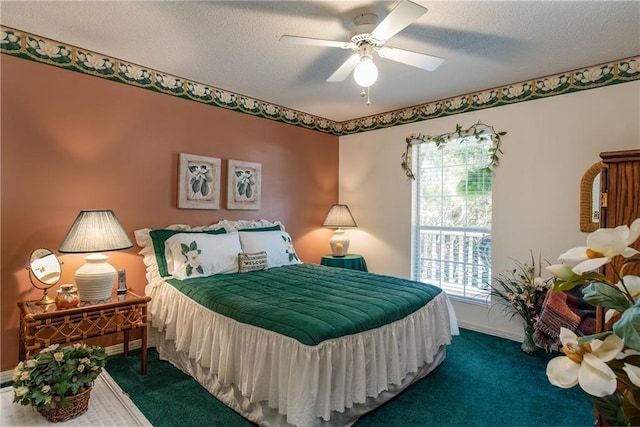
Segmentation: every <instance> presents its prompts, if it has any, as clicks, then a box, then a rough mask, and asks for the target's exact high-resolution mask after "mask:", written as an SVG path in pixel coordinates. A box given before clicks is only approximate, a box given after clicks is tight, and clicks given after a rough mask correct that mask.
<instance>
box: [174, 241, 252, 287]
mask: <svg viewBox="0 0 640 427" xmlns="http://www.w3.org/2000/svg"><path fill="white" fill-rule="evenodd" d="M164 245H165V248H166V250H167V254H170V257H171V261H172V262H171V265H172V266H173V271H169V273H170V274H171V275H173V277H175V278H176V279H180V280H184V279H190V278H192V277H204V276H211V275H213V274H226V273H237V272H238V253H240V252H242V248H241V247H240V240H239V239H238V233H237V232H232V233H226V234H203V233H180V234H176V235H174V236H171V237H170V238H168V239H167V240H166V241H165V242H164ZM168 264H169V263H168Z"/></svg>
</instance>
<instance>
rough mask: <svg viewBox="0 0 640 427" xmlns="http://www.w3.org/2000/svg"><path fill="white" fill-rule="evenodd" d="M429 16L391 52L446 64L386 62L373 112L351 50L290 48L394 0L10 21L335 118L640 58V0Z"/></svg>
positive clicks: (14, 13)
mask: <svg viewBox="0 0 640 427" xmlns="http://www.w3.org/2000/svg"><path fill="white" fill-rule="evenodd" d="M416 2H417V3H419V4H421V5H423V6H425V7H427V8H428V9H429V12H428V13H427V14H426V15H424V16H423V17H422V18H420V19H419V20H418V21H416V22H415V23H414V24H412V25H411V26H409V27H407V28H406V29H405V30H403V31H402V32H400V33H398V34H397V35H396V36H395V37H393V38H392V39H391V40H390V41H388V42H387V45H388V46H393V47H399V48H403V49H408V50H413V51H417V52H423V53H428V54H431V55H435V56H440V57H443V58H445V62H444V64H442V65H441V66H440V67H439V68H438V69H437V70H436V71H433V72H427V71H422V70H419V69H416V68H413V67H410V66H407V65H403V64H399V63H395V62H392V61H389V60H384V59H381V58H379V57H377V56H376V57H375V61H376V64H377V65H378V68H379V78H378V81H377V82H376V83H375V85H374V86H373V87H372V88H371V105H370V106H366V105H365V100H364V99H363V98H361V97H360V88H359V87H358V86H357V85H356V84H355V82H354V81H353V78H352V77H351V76H350V77H348V78H347V79H346V80H345V81H344V82H341V83H327V82H326V79H327V78H328V77H329V76H330V75H331V74H332V73H333V72H334V71H335V69H336V68H337V67H338V66H339V65H340V64H342V62H343V61H344V60H346V58H347V57H348V56H349V55H351V53H352V52H351V51H346V50H342V49H336V48H325V47H314V46H295V45H291V44H287V43H281V42H279V39H280V36H282V35H283V34H290V35H299V36H306V37H315V38H323V39H331V40H345V41H346V40H347V34H348V32H349V31H350V30H351V29H352V27H353V23H352V18H353V17H354V16H356V15H358V14H360V13H364V12H373V13H375V14H377V15H378V16H379V17H380V18H383V17H384V16H386V15H387V14H388V13H389V11H390V10H391V9H392V8H393V6H394V5H395V4H396V2H395V1H379V2H372V1H288V2H283V1H201V2H193V1H138V2H133V1H116V2H112V1H66V2H53V1H45V2H39V1H28V2H24V1H17V2H16V1H4V0H3V1H2V2H1V3H0V23H2V24H3V25H6V26H9V27H13V28H16V29H19V30H23V31H27V32H30V33H33V34H36V35H40V36H43V37H47V38H51V39H54V40H58V41H60V42H64V43H68V44H72V45H75V46H78V47H81V48H84V49H88V50H92V51H95V52H99V53H103V54H106V55H109V56H112V57H115V58H118V59H122V60H125V61H130V62H134V63H137V64H140V65H143V66H146V67H150V68H153V69H156V70H160V71H163V72H167V73H170V74H174V75H176V76H179V77H183V78H187V79H191V80H195V81H199V82H201V83H205V84H208V85H212V86H215V87H218V88H222V89H226V90H229V91H232V92H235V93H239V94H243V95H248V96H251V97H254V98H258V99H261V100H264V101H268V102H271V103H274V104H279V105H282V106H285V107H288V108H292V109H295V110H299V111H303V112H307V113H310V114H314V115H317V116H320V117H324V118H327V119H331V120H335V121H345V120H349V119H353V118H358V117H363V116H368V115H372V114H376V113H381V112H387V111H391V110H395V109H399V108H403V107H407V106H412V105H417V104H422V103H427V102H431V101H435V100H438V99H443V98H448V97H452V96H456V95H461V94H466V93H469V92H473V91H479V90H482V89H487V88H492V87H495V86H500V85H505V84H509V83H516V82H519V81H523V80H527V79H532V78H536V77H543V76H546V75H550V74H554V73H559V72H564V71H570V70H573V69H576V68H580V67H586V66H590V65H596V64H599V63H602V62H607V61H612V60H616V59H622V58H627V57H630V56H635V55H638V54H640V1H627V2H615V1H540V2H529V1H509V2H502V1H470V2H460V1H420V0H418V1H416Z"/></svg>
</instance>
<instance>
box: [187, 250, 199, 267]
mask: <svg viewBox="0 0 640 427" xmlns="http://www.w3.org/2000/svg"><path fill="white" fill-rule="evenodd" d="M185 257H187V264H188V265H190V266H191V267H193V268H196V267H198V266H199V265H200V251H198V250H195V251H189V252H187V253H186V254H185Z"/></svg>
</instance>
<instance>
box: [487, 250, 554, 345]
mask: <svg viewBox="0 0 640 427" xmlns="http://www.w3.org/2000/svg"><path fill="white" fill-rule="evenodd" d="M541 264H542V263H541V261H540V260H538V264H537V266H536V262H535V259H534V257H533V254H531V262H530V263H521V262H519V261H516V268H514V269H513V270H511V271H509V272H507V274H500V275H499V276H498V277H496V278H494V279H493V281H492V283H491V289H490V291H489V294H490V295H491V296H493V297H496V298H497V300H498V302H499V303H500V304H501V305H502V306H503V309H504V310H505V311H507V312H508V313H510V314H511V316H512V317H514V316H516V315H517V316H520V317H521V318H522V321H523V323H524V340H523V342H522V347H521V348H522V351H524V352H525V353H528V354H533V353H535V352H536V351H537V346H536V344H535V341H534V339H533V334H534V326H535V324H536V322H537V321H538V319H539V317H540V312H541V310H542V303H543V302H544V298H545V296H546V295H547V291H549V289H550V288H551V286H552V284H553V278H552V277H550V278H547V279H543V278H542V277H541V276H542V266H541Z"/></svg>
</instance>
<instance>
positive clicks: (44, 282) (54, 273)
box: [28, 248, 62, 305]
mask: <svg viewBox="0 0 640 427" xmlns="http://www.w3.org/2000/svg"><path fill="white" fill-rule="evenodd" d="M28 269H29V279H30V280H31V283H32V284H33V286H34V287H35V288H36V289H40V290H42V291H44V295H43V297H42V299H41V300H40V301H38V302H37V304H39V305H49V304H53V303H54V300H53V299H52V298H51V297H49V296H48V295H47V290H48V289H49V288H50V287H52V286H53V285H55V284H56V283H58V281H59V280H60V275H61V273H62V267H61V265H60V260H58V257H57V256H56V255H55V254H54V253H53V252H51V251H50V250H49V249H44V248H40V249H36V250H34V251H33V252H31V258H30V259H29V268H28ZM34 278H35V280H34Z"/></svg>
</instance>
